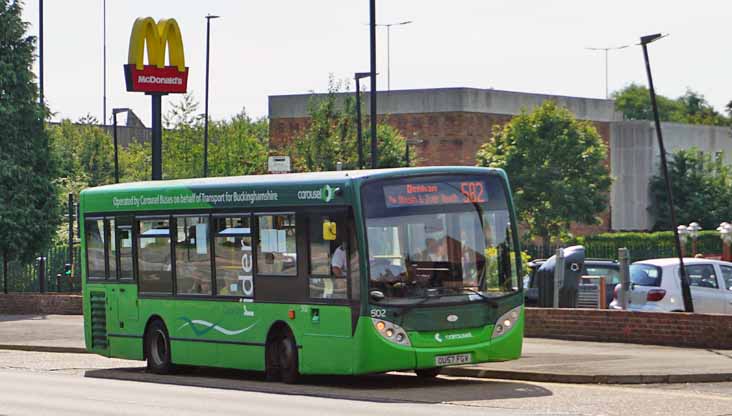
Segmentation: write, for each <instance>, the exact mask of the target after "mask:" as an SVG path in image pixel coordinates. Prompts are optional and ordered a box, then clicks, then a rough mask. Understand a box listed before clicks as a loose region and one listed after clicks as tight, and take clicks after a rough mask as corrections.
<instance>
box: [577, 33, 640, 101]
mask: <svg viewBox="0 0 732 416" xmlns="http://www.w3.org/2000/svg"><path fill="white" fill-rule="evenodd" d="M629 46H630V45H622V46H612V47H608V48H585V49H587V50H588V51H604V52H605V98H609V97H610V91H609V89H608V52H609V51H617V50H620V49H625V48H627V47H629Z"/></svg>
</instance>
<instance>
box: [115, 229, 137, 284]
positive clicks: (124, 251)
mask: <svg viewBox="0 0 732 416" xmlns="http://www.w3.org/2000/svg"><path fill="white" fill-rule="evenodd" d="M116 225H117V228H116V233H115V236H116V237H117V241H116V247H117V252H118V253H119V278H120V279H123V280H132V279H133V273H132V218H130V217H117V222H116ZM110 261H111V258H110Z"/></svg>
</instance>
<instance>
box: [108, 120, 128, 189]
mask: <svg viewBox="0 0 732 416" xmlns="http://www.w3.org/2000/svg"><path fill="white" fill-rule="evenodd" d="M128 111H131V110H130V109H129V108H113V109H112V136H113V137H114V183H119V157H118V151H117V114H119V113H126V112H128Z"/></svg>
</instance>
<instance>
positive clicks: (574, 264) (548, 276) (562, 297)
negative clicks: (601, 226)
mask: <svg viewBox="0 0 732 416" xmlns="http://www.w3.org/2000/svg"><path fill="white" fill-rule="evenodd" d="M556 263H557V259H556V256H551V257H549V259H548V260H547V261H546V262H544V264H542V265H541V267H539V270H538V271H537V272H536V274H537V275H536V279H537V286H538V288H539V299H538V306H539V307H543V308H551V307H552V306H553V303H554V274H555V268H556ZM584 263H585V248H584V247H583V246H571V247H567V248H565V249H564V270H563V273H562V275H563V278H562V279H561V281H560V284H559V307H560V308H576V307H577V294H578V289H579V282H580V279H581V278H582V270H583V269H584Z"/></svg>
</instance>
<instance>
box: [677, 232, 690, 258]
mask: <svg viewBox="0 0 732 416" xmlns="http://www.w3.org/2000/svg"><path fill="white" fill-rule="evenodd" d="M676 231H677V233H678V234H679V239H680V240H681V257H686V242H687V241H688V240H689V228H688V227H687V226H685V225H684V224H681V225H679V226H678V227H676Z"/></svg>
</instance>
